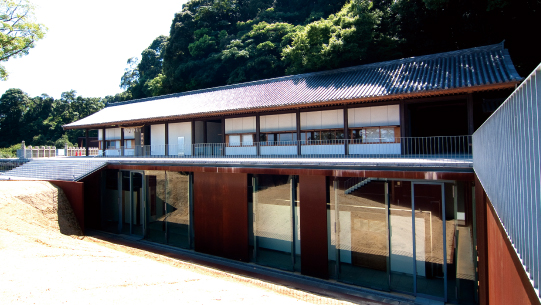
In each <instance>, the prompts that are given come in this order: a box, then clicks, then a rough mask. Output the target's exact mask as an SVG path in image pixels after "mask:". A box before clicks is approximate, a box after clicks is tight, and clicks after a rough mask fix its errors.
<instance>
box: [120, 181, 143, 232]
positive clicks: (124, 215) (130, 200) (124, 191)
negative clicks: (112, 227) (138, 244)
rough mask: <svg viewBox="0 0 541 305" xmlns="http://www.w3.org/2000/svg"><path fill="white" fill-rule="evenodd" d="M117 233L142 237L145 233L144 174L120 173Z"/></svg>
mask: <svg viewBox="0 0 541 305" xmlns="http://www.w3.org/2000/svg"><path fill="white" fill-rule="evenodd" d="M119 175H120V176H121V179H119V184H120V185H119V189H120V190H121V192H119V203H120V206H119V208H120V210H119V215H120V218H121V219H120V221H119V228H118V230H119V232H121V233H123V234H129V235H136V236H140V237H143V236H144V232H145V229H146V228H145V202H146V201H145V193H146V191H145V190H146V185H145V182H144V174H143V173H142V172H135V171H120V172H119Z"/></svg>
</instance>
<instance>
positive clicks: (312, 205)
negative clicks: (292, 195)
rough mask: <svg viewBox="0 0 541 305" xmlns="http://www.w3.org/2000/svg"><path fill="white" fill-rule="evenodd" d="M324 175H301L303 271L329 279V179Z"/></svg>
mask: <svg viewBox="0 0 541 305" xmlns="http://www.w3.org/2000/svg"><path fill="white" fill-rule="evenodd" d="M326 181H327V180H326V177H325V176H299V204H300V215H299V217H300V231H301V273H302V274H304V275H309V276H314V277H319V278H322V279H328V278H329V268H328V266H327V265H328V261H329V258H328V250H327V202H326V198H327V193H326V192H327V184H326V183H327V182H326Z"/></svg>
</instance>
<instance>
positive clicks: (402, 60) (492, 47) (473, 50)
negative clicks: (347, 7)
mask: <svg viewBox="0 0 541 305" xmlns="http://www.w3.org/2000/svg"><path fill="white" fill-rule="evenodd" d="M503 43H504V41H502V42H500V43H497V44H491V45H486V46H481V47H473V48H468V49H461V50H454V51H448V52H440V53H435V54H428V55H420V56H412V57H404V58H400V59H393V60H388V61H382V62H375V63H369V64H364V65H357V66H351V67H344V68H338V69H332V70H325V71H316V72H308V73H302V74H295V75H286V76H280V77H275V78H268V79H261V80H256V81H250V82H244V83H238V84H231V85H224V86H217V87H211V88H204V89H197V90H191V91H185V92H178V93H171V94H166V95H160V96H153V97H146V98H141V99H135V100H129V101H124V102H118V103H113V104H109V105H107V106H106V107H115V106H121V105H127V104H135V103H142V102H148V101H155V100H161V99H165V98H175V97H181V96H189V95H194V94H200V93H206V92H214V91H221V90H228V89H234V88H242V87H248V86H254V85H257V84H268V83H273V82H278V81H284V80H290V79H299V78H307V77H312V76H323V75H331V74H336V73H344V72H350V71H360V70H364V69H370V68H374V67H383V66H389V65H393V64H403V63H407V62H412V61H419V60H428V59H435V58H439V57H441V56H443V55H446V56H457V55H466V54H472V53H478V52H488V51H498V50H505V49H504V45H503Z"/></svg>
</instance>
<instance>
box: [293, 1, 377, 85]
mask: <svg viewBox="0 0 541 305" xmlns="http://www.w3.org/2000/svg"><path fill="white" fill-rule="evenodd" d="M378 18H379V16H378V13H377V11H375V10H373V9H372V3H371V2H370V1H366V0H353V1H351V2H349V3H348V4H346V5H345V6H344V7H343V8H342V9H341V10H340V12H338V13H337V14H336V15H330V16H329V18H327V19H321V20H318V21H314V22H312V23H309V24H308V25H306V26H304V27H303V28H302V29H301V30H300V31H298V32H296V33H295V34H294V38H293V42H292V43H291V46H287V47H286V48H285V49H284V51H283V52H282V55H283V57H284V60H285V61H286V63H287V64H288V68H287V69H286V73H287V74H295V73H302V72H307V71H319V70H324V69H335V68H339V67H344V66H351V65H356V64H359V63H361V61H362V59H364V57H365V56H366V51H367V49H368V46H369V45H370V43H371V42H372V40H373V36H374V29H375V26H376V24H377V23H378V20H379V19H378Z"/></svg>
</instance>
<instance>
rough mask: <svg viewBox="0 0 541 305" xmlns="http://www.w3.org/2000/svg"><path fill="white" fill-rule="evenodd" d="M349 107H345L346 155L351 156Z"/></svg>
mask: <svg viewBox="0 0 541 305" xmlns="http://www.w3.org/2000/svg"><path fill="white" fill-rule="evenodd" d="M348 125H349V120H348V105H344V154H345V155H346V156H347V155H349V141H348V139H349V128H348Z"/></svg>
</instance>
